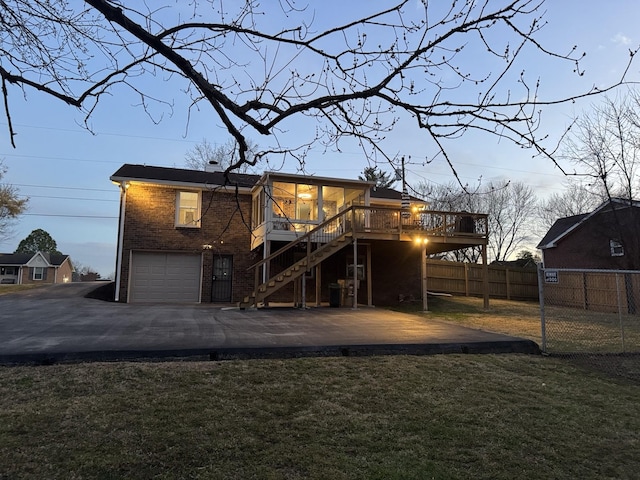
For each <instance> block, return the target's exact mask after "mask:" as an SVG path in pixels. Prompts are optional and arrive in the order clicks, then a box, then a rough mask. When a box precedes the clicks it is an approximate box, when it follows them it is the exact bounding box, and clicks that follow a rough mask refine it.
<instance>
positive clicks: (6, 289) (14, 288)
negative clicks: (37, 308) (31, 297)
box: [0, 283, 51, 295]
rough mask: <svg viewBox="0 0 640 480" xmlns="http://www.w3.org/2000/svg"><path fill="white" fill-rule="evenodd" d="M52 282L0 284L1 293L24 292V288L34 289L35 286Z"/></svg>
mask: <svg viewBox="0 0 640 480" xmlns="http://www.w3.org/2000/svg"><path fill="white" fill-rule="evenodd" d="M50 285H51V284H40V283H32V284H24V285H13V284H8V285H0V295H6V294H7V293H16V292H22V291H24V290H33V289H34V288H40V287H45V286H50Z"/></svg>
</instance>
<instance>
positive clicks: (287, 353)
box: [0, 339, 541, 365]
mask: <svg viewBox="0 0 640 480" xmlns="http://www.w3.org/2000/svg"><path fill="white" fill-rule="evenodd" d="M498 353H519V354H528V355H540V354H541V351H540V347H539V346H538V345H537V344H536V343H535V342H533V341H531V340H524V339H518V340H510V341H495V342H468V343H428V344H379V345H330V346H304V347H297V346H286V347H228V348H225V347H213V348H198V349H173V350H122V351H119V350H108V351H94V352H55V353H28V354H15V355H0V365H55V364H68V363H83V362H118V361H176V360H181V361H222V360H248V359H287V358H304V357H348V356H353V357H366V356H374V355H442V354H498Z"/></svg>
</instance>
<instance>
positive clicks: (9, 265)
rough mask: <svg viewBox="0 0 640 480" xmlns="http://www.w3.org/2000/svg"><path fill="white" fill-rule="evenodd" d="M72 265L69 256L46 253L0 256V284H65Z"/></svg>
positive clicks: (71, 271)
mask: <svg viewBox="0 0 640 480" xmlns="http://www.w3.org/2000/svg"><path fill="white" fill-rule="evenodd" d="M72 274H73V265H72V264H71V259H70V258H69V255H62V254H52V253H47V252H37V253H35V254H33V253H2V254H0V283H1V284H12V283H16V284H29V283H67V282H70V281H71V278H72Z"/></svg>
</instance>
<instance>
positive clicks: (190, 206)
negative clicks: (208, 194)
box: [178, 192, 200, 226]
mask: <svg viewBox="0 0 640 480" xmlns="http://www.w3.org/2000/svg"><path fill="white" fill-rule="evenodd" d="M199 207H200V194H199V193H198V192H178V225H186V226H189V225H190V226H198V225H199V224H200V208H199Z"/></svg>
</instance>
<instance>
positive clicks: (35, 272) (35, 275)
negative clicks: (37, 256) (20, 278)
mask: <svg viewBox="0 0 640 480" xmlns="http://www.w3.org/2000/svg"><path fill="white" fill-rule="evenodd" d="M45 268H47V267H33V278H32V279H33V280H38V281H40V280H44V269H45ZM38 272H39V273H40V274H39V275H38Z"/></svg>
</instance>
